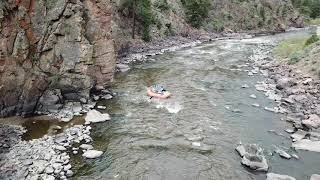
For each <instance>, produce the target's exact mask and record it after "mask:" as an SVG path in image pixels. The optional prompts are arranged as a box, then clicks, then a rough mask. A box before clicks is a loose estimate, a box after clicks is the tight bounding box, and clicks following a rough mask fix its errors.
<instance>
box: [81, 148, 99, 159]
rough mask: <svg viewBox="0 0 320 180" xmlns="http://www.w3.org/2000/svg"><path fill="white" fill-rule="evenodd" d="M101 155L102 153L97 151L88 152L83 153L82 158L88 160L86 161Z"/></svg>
mask: <svg viewBox="0 0 320 180" xmlns="http://www.w3.org/2000/svg"><path fill="white" fill-rule="evenodd" d="M102 154H103V152H102V151H97V150H88V151H86V152H85V153H83V155H82V156H83V157H85V158H88V159H94V158H98V157H100V156H101V155H102Z"/></svg>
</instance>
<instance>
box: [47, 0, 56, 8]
mask: <svg viewBox="0 0 320 180" xmlns="http://www.w3.org/2000/svg"><path fill="white" fill-rule="evenodd" d="M56 3H57V0H44V5H45V6H46V8H47V9H52V8H54V6H55V5H56Z"/></svg>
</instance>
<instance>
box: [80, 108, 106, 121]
mask: <svg viewBox="0 0 320 180" xmlns="http://www.w3.org/2000/svg"><path fill="white" fill-rule="evenodd" d="M110 119H111V118H110V115H109V114H106V113H105V114H102V113H100V112H99V111H97V110H90V111H89V112H88V113H87V116H86V118H85V120H86V122H91V123H96V122H104V121H107V120H110Z"/></svg>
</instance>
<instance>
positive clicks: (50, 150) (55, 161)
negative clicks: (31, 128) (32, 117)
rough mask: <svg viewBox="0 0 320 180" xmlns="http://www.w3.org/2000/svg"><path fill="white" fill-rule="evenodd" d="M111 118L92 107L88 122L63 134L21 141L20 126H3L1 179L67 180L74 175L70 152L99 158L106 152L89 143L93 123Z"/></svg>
mask: <svg viewBox="0 0 320 180" xmlns="http://www.w3.org/2000/svg"><path fill="white" fill-rule="evenodd" d="M107 120H110V116H109V115H108V114H101V113H100V112H98V111H96V110H89V112H88V114H87V116H86V118H85V121H86V123H85V124H86V125H75V126H73V127H71V128H69V129H66V130H65V131H64V132H63V133H60V134H57V135H53V136H47V135H45V136H44V137H42V138H39V139H33V140H30V141H22V140H21V136H22V134H23V133H24V132H25V130H24V129H23V128H21V127H20V126H17V127H16V126H9V125H1V126H0V136H1V138H2V139H1V147H0V152H1V154H0V160H1V161H0V171H1V174H0V179H39V178H40V179H47V180H54V179H67V178H68V177H72V176H73V175H74V172H73V171H72V165H71V164H70V155H71V154H73V155H81V154H82V156H83V158H86V159H94V158H98V157H99V156H101V155H102V154H103V151H99V150H94V147H93V146H92V145H90V143H92V138H91V137H90V130H91V126H90V125H89V124H90V123H95V122H103V121H107Z"/></svg>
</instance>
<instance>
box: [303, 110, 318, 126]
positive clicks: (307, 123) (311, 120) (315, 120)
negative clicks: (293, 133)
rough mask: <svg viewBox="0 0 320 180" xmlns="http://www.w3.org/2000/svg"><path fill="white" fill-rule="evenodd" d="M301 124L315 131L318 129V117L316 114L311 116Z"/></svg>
mask: <svg viewBox="0 0 320 180" xmlns="http://www.w3.org/2000/svg"><path fill="white" fill-rule="evenodd" d="M302 124H303V125H305V126H307V127H308V128H310V129H312V128H315V129H317V128H319V127H320V117H319V116H318V115H316V114H311V115H310V116H309V118H308V119H305V120H302Z"/></svg>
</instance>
